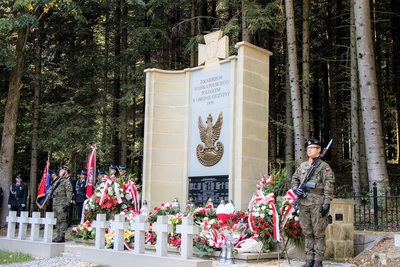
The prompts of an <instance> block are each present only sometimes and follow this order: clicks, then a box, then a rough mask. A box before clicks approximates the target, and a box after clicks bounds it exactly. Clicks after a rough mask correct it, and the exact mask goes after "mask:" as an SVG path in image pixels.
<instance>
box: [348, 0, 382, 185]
mask: <svg viewBox="0 0 400 267" xmlns="http://www.w3.org/2000/svg"><path fill="white" fill-rule="evenodd" d="M354 3H355V4H354V16H355V27H356V34H357V38H356V39H357V55H358V73H359V79H360V95H361V108H362V114H363V121H364V134H365V144H366V155H367V166H368V178H369V189H370V190H372V187H373V183H375V182H376V183H377V187H378V190H385V189H387V188H389V181H388V171H387V165H386V156H385V148H384V142H383V138H384V136H383V130H382V120H381V113H380V106H379V95H378V84H377V78H376V77H377V76H376V65H375V54H374V47H373V39H372V32H371V18H370V7H369V1H368V0H355V1H354Z"/></svg>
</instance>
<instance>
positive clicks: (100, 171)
mask: <svg viewBox="0 0 400 267" xmlns="http://www.w3.org/2000/svg"><path fill="white" fill-rule="evenodd" d="M97 174H105V172H104V171H103V170H98V171H97Z"/></svg>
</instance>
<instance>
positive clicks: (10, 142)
mask: <svg viewBox="0 0 400 267" xmlns="http://www.w3.org/2000/svg"><path fill="white" fill-rule="evenodd" d="M28 34H29V28H22V29H19V30H18V38H17V44H16V47H15V54H14V57H15V60H16V64H15V66H14V68H13V70H12V72H11V77H10V84H9V87H8V95H7V102H6V107H5V112H4V126H3V135H2V139H1V151H0V177H1V179H0V186H1V187H2V188H4V199H5V200H7V199H8V196H9V194H10V192H9V190H8V188H9V187H10V184H11V180H12V174H13V163H14V144H15V134H16V132H17V120H18V107H19V100H20V96H21V91H20V90H21V87H22V81H21V78H22V74H23V72H24V64H25V46H26V42H27V38H28ZM6 208H7V201H3V207H2V210H3V211H6V210H8V209H6ZM7 214H8V212H1V217H0V226H3V225H4V224H5V222H6V216H7Z"/></svg>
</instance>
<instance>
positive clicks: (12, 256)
mask: <svg viewBox="0 0 400 267" xmlns="http://www.w3.org/2000/svg"><path fill="white" fill-rule="evenodd" d="M32 260H35V259H34V258H33V257H32V255H29V254H24V253H20V252H9V251H5V250H0V264H9V263H16V262H23V261H32Z"/></svg>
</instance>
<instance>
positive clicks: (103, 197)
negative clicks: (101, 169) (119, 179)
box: [99, 175, 122, 205]
mask: <svg viewBox="0 0 400 267" xmlns="http://www.w3.org/2000/svg"><path fill="white" fill-rule="evenodd" d="M115 179H116V177H115V175H112V176H111V177H108V176H107V175H104V177H103V182H105V183H106V184H105V186H104V189H103V192H102V194H101V197H100V203H99V204H100V205H102V204H103V203H104V201H105V200H106V198H107V196H108V193H107V192H108V188H109V187H110V186H111V185H112V184H113V183H114V192H115V197H116V198H117V201H118V204H121V203H122V198H121V195H120V193H119V184H118V183H115Z"/></svg>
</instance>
